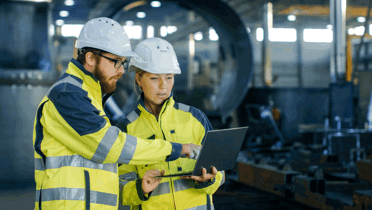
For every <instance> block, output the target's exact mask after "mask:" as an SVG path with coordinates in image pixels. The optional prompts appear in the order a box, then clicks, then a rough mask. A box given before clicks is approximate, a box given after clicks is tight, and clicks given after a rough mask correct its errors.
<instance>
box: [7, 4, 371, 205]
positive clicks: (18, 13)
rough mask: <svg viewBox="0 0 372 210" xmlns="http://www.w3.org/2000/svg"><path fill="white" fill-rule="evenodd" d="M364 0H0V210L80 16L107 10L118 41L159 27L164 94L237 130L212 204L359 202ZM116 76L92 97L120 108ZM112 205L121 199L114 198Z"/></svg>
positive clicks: (364, 158)
mask: <svg viewBox="0 0 372 210" xmlns="http://www.w3.org/2000/svg"><path fill="white" fill-rule="evenodd" d="M371 7H372V2H371V0H348V1H347V0H329V1H323V0H313V1H300V0H272V1H268V0H250V1H248V0H214V1H207V0H168V1H147V0H146V1H145V0H144V1H133V0H28V1H26V0H25V1H21V0H19V1H1V2H0V31H1V32H2V33H1V35H0V37H1V42H0V99H1V100H0V116H1V119H2V120H1V121H0V160H1V164H0V209H33V207H34V199H35V198H34V194H35V182H34V161H33V160H34V154H33V153H34V152H33V146H32V131H33V123H34V117H35V113H36V109H37V106H38V104H39V102H40V100H41V99H42V97H43V96H44V94H45V93H46V92H47V90H48V89H49V87H50V86H51V84H53V82H55V81H56V80H57V79H58V77H59V76H60V75H62V74H63V73H64V71H65V70H66V68H67V65H68V63H69V62H70V60H71V58H72V57H75V56H76V52H75V49H74V45H75V41H76V38H77V36H78V35H79V32H80V30H81V28H82V27H83V24H85V23H86V22H87V21H88V20H89V19H92V18H96V17H110V18H113V19H115V20H117V21H118V22H119V23H121V24H122V25H123V27H124V28H125V30H126V32H127V33H128V35H129V37H130V38H131V43H132V49H134V47H135V46H136V45H137V44H138V43H139V42H140V41H141V40H143V39H145V38H149V37H154V36H155V37H163V38H164V39H166V40H168V41H169V42H171V43H172V44H173V46H174V48H175V51H176V53H177V56H178V60H179V63H180V67H181V70H182V74H181V75H177V76H176V77H175V80H176V83H175V86H174V95H175V99H176V100H177V101H179V102H183V103H186V104H189V105H193V106H195V107H197V108H199V109H201V110H202V111H204V112H205V113H206V114H207V116H208V118H209V119H210V121H211V122H212V124H213V127H214V129H222V128H232V127H240V126H249V131H248V134H247V136H246V139H245V142H244V144H243V147H242V149H241V152H240V154H239V157H238V160H237V164H236V168H235V169H234V170H231V171H228V172H227V181H226V184H225V185H223V186H222V187H221V189H219V190H218V191H217V193H216V194H215V195H214V203H215V209H216V210H222V209H324V210H325V209H327V210H328V209H329V210H331V209H334V210H336V209H348V210H351V209H353V210H359V209H360V210H365V209H372V156H371V151H372V141H371V140H370V139H371V138H372V134H371V133H372V110H371V108H370V107H371V106H372V104H371V100H372V98H371V91H372V87H371V85H370V83H371V82H372V71H371V69H372V67H371V65H370V61H372V46H371V47H370V43H371V42H372V39H371V33H372V27H371V23H372V20H371V18H370V15H371ZM133 77H134V75H133V74H131V73H128V72H126V73H125V74H124V75H123V77H122V78H121V79H120V80H119V81H118V87H119V88H118V90H117V93H116V94H115V95H114V96H113V100H111V101H110V102H109V104H108V105H107V106H106V111H107V114H108V115H109V117H110V119H111V120H112V121H115V120H117V119H118V118H120V117H121V116H125V115H126V114H127V113H128V112H129V111H130V110H131V109H132V108H133V106H134V104H135V102H136V96H135V94H134V91H133ZM120 209H125V208H124V207H121V208H120Z"/></svg>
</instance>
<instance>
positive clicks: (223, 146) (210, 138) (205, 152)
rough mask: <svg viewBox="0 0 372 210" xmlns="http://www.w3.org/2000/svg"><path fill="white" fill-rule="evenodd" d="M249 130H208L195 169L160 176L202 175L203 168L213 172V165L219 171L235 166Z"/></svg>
mask: <svg viewBox="0 0 372 210" xmlns="http://www.w3.org/2000/svg"><path fill="white" fill-rule="evenodd" d="M247 130H248V127H239V128H230V129H221V130H213V131H208V132H207V134H206V137H205V139H204V143H203V145H202V148H201V151H200V153H199V157H198V158H197V160H196V163H195V167H194V170H193V171H190V172H188V173H187V172H186V173H185V172H184V173H182V174H169V175H164V176H159V178H164V177H179V176H200V175H202V168H205V169H206V170H207V173H212V170H211V167H212V166H214V167H216V169H217V170H219V171H222V170H230V169H232V168H234V165H235V161H236V159H237V157H238V154H239V151H240V148H241V147H242V144H243V142H244V138H245V134H246V133H247Z"/></svg>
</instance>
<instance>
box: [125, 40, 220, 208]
mask: <svg viewBox="0 0 372 210" xmlns="http://www.w3.org/2000/svg"><path fill="white" fill-rule="evenodd" d="M135 52H136V54H137V55H138V57H136V58H132V59H131V61H130V64H129V71H135V72H136V76H135V88H138V89H139V90H140V92H141V97H140V99H139V102H138V107H137V109H135V110H134V111H132V112H131V113H130V114H129V115H128V116H127V119H126V120H125V121H126V122H122V123H121V125H120V126H119V127H121V128H122V129H123V130H126V132H127V133H128V134H130V135H135V136H138V137H141V138H146V139H157V138H162V139H165V140H166V141H169V142H177V143H194V144H196V145H201V144H202V142H203V139H204V136H205V134H206V132H207V131H209V130H212V126H211V124H210V122H209V120H208V118H207V117H206V116H205V114H204V113H203V112H201V111H200V110H198V109H196V108H194V107H191V106H188V105H185V104H182V103H177V102H175V101H174V100H173V96H172V88H173V84H174V75H175V74H180V73H181V70H180V68H179V64H178V61H177V57H176V54H175V52H174V50H173V47H172V45H171V44H170V43H169V42H167V41H165V40H163V39H160V38H150V39H146V40H144V41H142V42H140V43H139V44H138V46H137V47H136V49H135ZM194 165H195V160H192V159H187V160H186V159H185V158H182V159H178V160H176V161H172V162H165V161H164V162H162V163H158V164H152V165H145V166H130V165H121V166H120V167H119V174H121V175H120V179H121V183H120V185H121V189H122V195H121V199H122V204H123V205H131V206H132V209H143V210H148V209H214V208H213V203H212V194H213V193H214V192H215V191H216V190H217V189H218V187H219V186H220V185H222V184H223V182H224V173H223V172H218V171H217V170H216V168H214V167H213V168H212V173H207V170H206V169H203V171H202V172H203V175H201V176H188V177H181V178H179V177H175V178H174V177H172V178H162V179H160V178H155V176H159V175H161V174H165V175H167V174H176V173H183V172H188V171H192V170H193V168H194ZM160 170H161V171H162V172H160Z"/></svg>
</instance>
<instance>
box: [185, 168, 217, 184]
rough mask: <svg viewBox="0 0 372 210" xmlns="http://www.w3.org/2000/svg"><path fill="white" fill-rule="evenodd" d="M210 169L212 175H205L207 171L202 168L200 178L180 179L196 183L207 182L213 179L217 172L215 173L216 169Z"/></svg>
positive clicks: (188, 177) (186, 177) (187, 177)
mask: <svg viewBox="0 0 372 210" xmlns="http://www.w3.org/2000/svg"><path fill="white" fill-rule="evenodd" d="M211 169H212V173H207V169H205V168H202V175H200V176H181V179H192V180H195V181H197V182H206V181H209V180H211V179H213V178H214V177H216V175H217V172H218V171H217V169H216V167H214V166H212V167H211Z"/></svg>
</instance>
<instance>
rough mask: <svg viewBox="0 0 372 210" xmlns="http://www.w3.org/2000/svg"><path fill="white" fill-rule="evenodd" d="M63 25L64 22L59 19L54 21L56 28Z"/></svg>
mask: <svg viewBox="0 0 372 210" xmlns="http://www.w3.org/2000/svg"><path fill="white" fill-rule="evenodd" d="M64 23H65V21H63V20H61V19H58V20H56V25H57V26H61V25H63V24H64Z"/></svg>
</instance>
